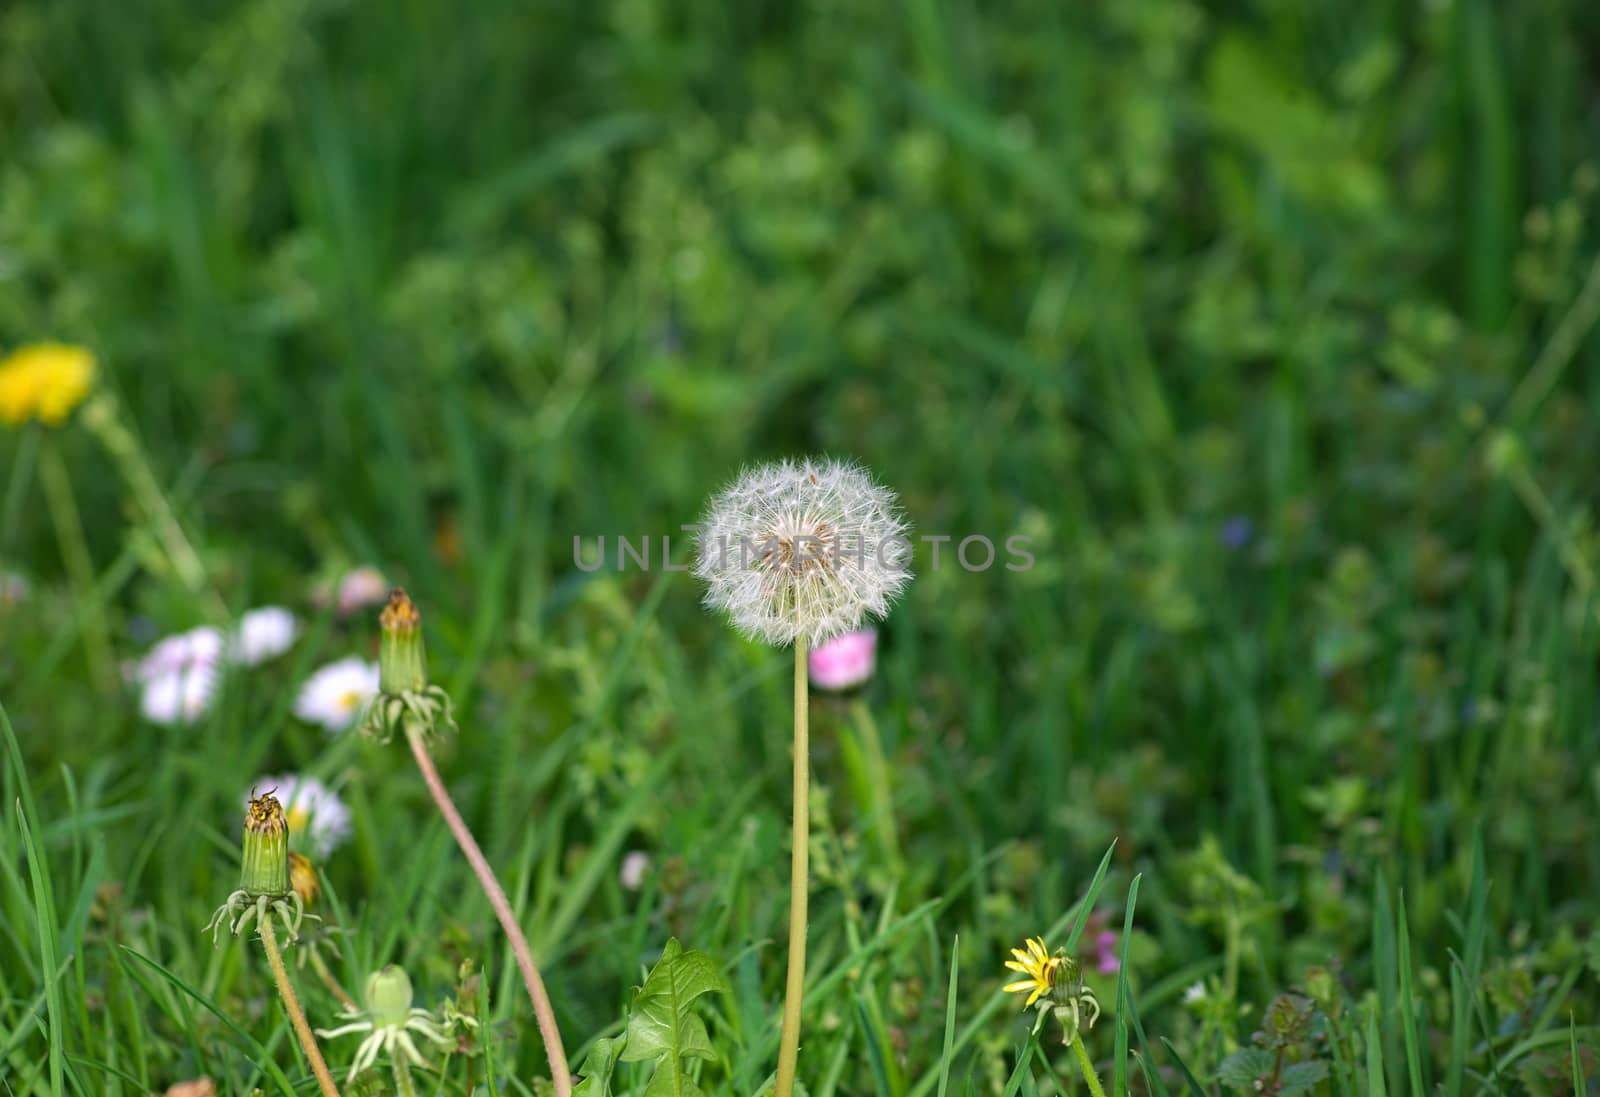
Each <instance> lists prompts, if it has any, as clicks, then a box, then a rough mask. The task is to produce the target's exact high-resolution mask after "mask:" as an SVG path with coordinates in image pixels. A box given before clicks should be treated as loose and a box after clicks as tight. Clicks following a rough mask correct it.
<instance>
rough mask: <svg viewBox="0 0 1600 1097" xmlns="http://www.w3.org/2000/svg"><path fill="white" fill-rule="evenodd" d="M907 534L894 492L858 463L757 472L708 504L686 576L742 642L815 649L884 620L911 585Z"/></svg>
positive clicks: (805, 463)
mask: <svg viewBox="0 0 1600 1097" xmlns="http://www.w3.org/2000/svg"><path fill="white" fill-rule="evenodd" d="M908 529H909V527H908V526H907V525H906V523H905V521H904V520H903V519H902V518H901V517H900V513H899V509H898V505H897V503H896V501H895V496H894V492H892V491H890V490H889V489H888V488H885V487H883V486H881V485H880V484H878V483H876V482H875V481H874V480H873V479H872V477H871V475H870V474H869V473H868V472H867V470H866V469H864V468H862V467H861V466H859V465H853V464H848V463H846V462H842V461H835V460H832V459H817V458H808V459H806V460H802V461H780V462H777V463H775V464H769V465H758V466H757V467H755V468H752V469H747V470H745V471H744V472H742V473H740V474H739V477H738V479H736V480H734V482H733V483H732V484H729V485H728V486H727V487H726V488H724V489H723V490H722V491H721V492H720V493H718V494H717V495H716V496H715V497H714V498H713V499H712V500H711V505H710V508H709V509H708V510H707V512H706V516H705V518H704V519H702V521H701V524H700V526H699V528H698V536H697V538H696V558H695V565H694V573H695V575H697V576H699V577H700V578H701V579H702V580H704V581H705V584H706V597H705V601H706V605H707V606H710V607H711V608H712V609H716V610H721V611H722V612H723V613H726V614H727V615H728V620H729V621H730V622H731V623H732V624H733V626H734V628H736V629H738V630H739V631H740V632H741V633H743V634H744V635H745V636H748V637H750V638H751V639H753V640H760V641H763V642H765V643H768V644H777V645H780V646H783V645H788V644H792V643H794V642H795V641H796V640H805V641H806V642H807V643H808V644H809V645H810V646H812V647H815V646H817V645H818V644H821V643H823V642H824V641H826V640H829V639H831V638H833V637H835V636H838V635H840V634H841V633H845V632H849V631H851V630H853V629H857V628H860V627H861V623H862V621H863V620H864V619H865V618H867V617H875V618H876V617H883V616H884V615H885V614H887V613H888V612H889V604H890V603H891V602H893V601H894V599H895V596H896V595H898V594H899V593H900V591H901V590H902V589H904V587H905V585H906V583H907V582H909V581H910V579H911V542H910V541H909V540H908V539H907V538H906V533H907V531H908Z"/></svg>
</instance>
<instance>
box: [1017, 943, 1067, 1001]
mask: <svg viewBox="0 0 1600 1097" xmlns="http://www.w3.org/2000/svg"><path fill="white" fill-rule="evenodd" d="M1026 943H1027V946H1028V950H1027V951H1026V952H1024V951H1023V950H1022V949H1020V948H1014V949H1012V950H1011V955H1013V956H1015V957H1016V959H1015V960H1007V961H1006V967H1008V968H1010V969H1011V970H1012V971H1020V972H1022V974H1024V975H1026V976H1027V978H1026V979H1018V980H1017V981H1016V982H1014V983H1007V984H1006V986H1005V989H1006V990H1007V991H1009V992H1011V993H1012V994H1021V993H1023V992H1025V991H1027V992H1031V993H1029V994H1028V1000H1027V1001H1026V1002H1023V1003H1022V1008H1023V1009H1027V1008H1028V1007H1029V1006H1031V1005H1033V1003H1035V1002H1037V1001H1038V1000H1039V996H1040V995H1041V994H1048V993H1050V987H1051V985H1052V983H1053V980H1054V979H1055V976H1056V972H1057V971H1059V970H1060V968H1061V965H1062V962H1063V959H1062V957H1060V956H1051V955H1050V950H1049V949H1047V948H1045V947H1044V938H1043V937H1029V938H1028V940H1027V942H1026Z"/></svg>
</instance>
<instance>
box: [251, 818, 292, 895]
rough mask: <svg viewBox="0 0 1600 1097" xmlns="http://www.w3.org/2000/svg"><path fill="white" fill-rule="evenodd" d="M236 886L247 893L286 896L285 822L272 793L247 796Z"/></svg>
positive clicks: (286, 846) (286, 826)
mask: <svg viewBox="0 0 1600 1097" xmlns="http://www.w3.org/2000/svg"><path fill="white" fill-rule="evenodd" d="M239 889H240V890H241V891H244V892H246V893H248V894H250V895H253V896H255V895H288V894H289V893H290V890H291V889H290V886H289V821H288V820H287V819H286V818H285V817H284V814H283V805H282V804H280V803H278V798H277V797H276V796H274V795H272V793H270V792H269V793H267V794H265V795H264V796H252V797H250V805H249V807H248V808H246V809H245V814H244V858H243V860H242V862H241V867H240V872H239Z"/></svg>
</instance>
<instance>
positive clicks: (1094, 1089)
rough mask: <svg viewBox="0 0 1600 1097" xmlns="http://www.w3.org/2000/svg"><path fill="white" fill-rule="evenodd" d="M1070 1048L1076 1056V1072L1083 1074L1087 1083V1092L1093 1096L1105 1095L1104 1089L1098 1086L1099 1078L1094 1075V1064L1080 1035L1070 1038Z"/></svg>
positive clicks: (1104, 1096) (1100, 1096)
mask: <svg viewBox="0 0 1600 1097" xmlns="http://www.w3.org/2000/svg"><path fill="white" fill-rule="evenodd" d="M1072 1050H1073V1053H1074V1054H1075V1055H1077V1057H1078V1073H1079V1074H1082V1075H1083V1080H1084V1081H1085V1082H1087V1083H1088V1084H1089V1092H1090V1093H1092V1094H1094V1097H1106V1091H1105V1090H1103V1089H1101V1088H1100V1079H1099V1078H1098V1077H1097V1076H1096V1075H1095V1072H1094V1064H1093V1063H1091V1062H1090V1061H1089V1052H1088V1049H1086V1048H1085V1047H1084V1046H1083V1037H1082V1036H1081V1035H1079V1036H1074V1037H1073V1038H1072Z"/></svg>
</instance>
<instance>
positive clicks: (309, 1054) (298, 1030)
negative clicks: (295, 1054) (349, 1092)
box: [260, 915, 339, 1097]
mask: <svg viewBox="0 0 1600 1097" xmlns="http://www.w3.org/2000/svg"><path fill="white" fill-rule="evenodd" d="M260 925H261V947H262V948H263V949H265V950H266V953H267V964H268V965H269V966H270V967H271V968H272V978H273V979H274V980H276V981H277V984H278V994H279V996H280V997H282V998H283V1008H284V1012H286V1013H288V1015H289V1024H290V1025H291V1026H293V1028H294V1034H295V1036H296V1038H298V1039H299V1041H300V1047H301V1048H302V1049H303V1050H304V1051H305V1053H306V1059H307V1060H309V1061H310V1063H311V1073H313V1074H315V1075H316V1076H317V1085H318V1086H320V1087H321V1088H322V1097H339V1088H338V1087H337V1086H335V1085H334V1084H333V1075H331V1074H329V1073H328V1064H327V1063H325V1062H324V1061H323V1059H322V1051H321V1050H320V1049H319V1048H318V1047H317V1039H316V1037H315V1036H312V1035H311V1026H310V1025H308V1024H306V1013H305V1010H303V1009H301V1008H300V999H299V998H297V997H295V993H294V984H293V983H291V982H289V970H288V969H287V968H285V967H284V966H283V955H282V953H280V952H279V951H278V931H277V930H276V929H274V928H273V926H272V918H271V917H270V916H268V915H262V916H261V918H260Z"/></svg>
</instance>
